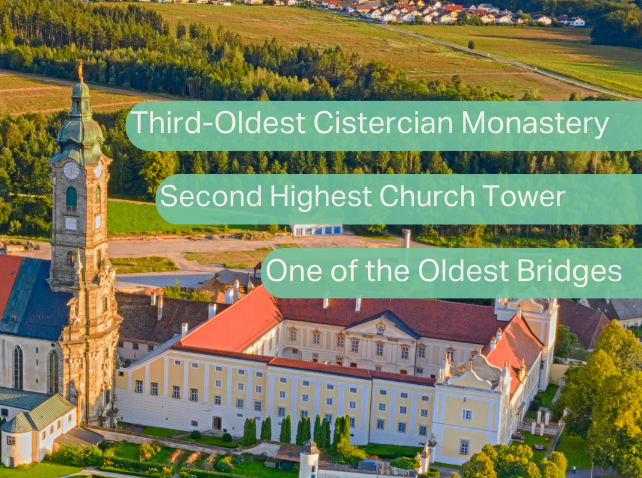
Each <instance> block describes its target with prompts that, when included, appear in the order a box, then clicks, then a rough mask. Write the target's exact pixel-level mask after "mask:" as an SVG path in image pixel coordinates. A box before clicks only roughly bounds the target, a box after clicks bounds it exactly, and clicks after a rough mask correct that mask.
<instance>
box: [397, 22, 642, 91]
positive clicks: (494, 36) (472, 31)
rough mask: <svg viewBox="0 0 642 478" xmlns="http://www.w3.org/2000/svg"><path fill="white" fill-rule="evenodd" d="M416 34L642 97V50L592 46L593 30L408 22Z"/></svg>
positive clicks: (410, 28) (406, 27) (405, 27)
mask: <svg viewBox="0 0 642 478" xmlns="http://www.w3.org/2000/svg"><path fill="white" fill-rule="evenodd" d="M403 28H404V29H407V30H409V31H412V32H414V33H419V34H422V35H426V36H429V37H432V38H436V39H438V40H443V41H447V42H451V43H455V44H457V45H461V46H464V47H465V46H467V45H468V42H469V41H470V40H473V41H474V42H475V50H477V51H481V52H484V53H491V54H495V55H498V56H501V57H503V58H507V59H509V60H517V61H521V62H524V63H526V64H529V65H532V66H537V67H539V68H543V69H546V70H550V71H555V72H558V73H562V74H564V75H566V76H569V77H572V78H576V79H578V80H581V81H585V82H587V83H591V84H593V85H598V86H602V87H605V88H609V89H612V90H616V91H619V92H621V93H626V94H630V95H635V96H639V97H642V81H640V75H642V50H640V49H639V48H623V47H613V46H602V45H592V44H591V37H590V33H591V30H590V28H533V27H474V26H454V25H453V26H448V25H425V26H424V25H407V26H404V27H403Z"/></svg>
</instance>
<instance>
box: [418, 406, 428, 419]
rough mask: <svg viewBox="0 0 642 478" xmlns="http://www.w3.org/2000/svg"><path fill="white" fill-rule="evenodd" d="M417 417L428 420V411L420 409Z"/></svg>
mask: <svg viewBox="0 0 642 478" xmlns="http://www.w3.org/2000/svg"><path fill="white" fill-rule="evenodd" d="M419 415H420V416H421V418H428V410H426V409H425V408H422V409H421V411H420V412H419Z"/></svg>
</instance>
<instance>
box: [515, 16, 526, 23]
mask: <svg viewBox="0 0 642 478" xmlns="http://www.w3.org/2000/svg"><path fill="white" fill-rule="evenodd" d="M513 23H524V16H523V15H515V16H514V17H513Z"/></svg>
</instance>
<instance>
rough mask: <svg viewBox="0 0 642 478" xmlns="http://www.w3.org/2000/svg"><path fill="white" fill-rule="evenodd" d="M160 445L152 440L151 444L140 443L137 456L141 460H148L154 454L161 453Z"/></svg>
mask: <svg viewBox="0 0 642 478" xmlns="http://www.w3.org/2000/svg"><path fill="white" fill-rule="evenodd" d="M161 448H162V446H161V444H160V443H159V442H158V441H156V440H154V441H153V442H151V443H142V444H141V445H140V447H139V455H140V459H141V460H149V459H150V458H151V457H153V456H154V455H155V454H156V453H158V452H159V451H161Z"/></svg>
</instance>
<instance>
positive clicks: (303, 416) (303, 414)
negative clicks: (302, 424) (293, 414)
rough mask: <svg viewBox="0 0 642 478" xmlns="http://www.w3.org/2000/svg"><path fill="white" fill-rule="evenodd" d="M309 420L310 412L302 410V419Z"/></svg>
mask: <svg viewBox="0 0 642 478" xmlns="http://www.w3.org/2000/svg"><path fill="white" fill-rule="evenodd" d="M304 418H308V411H307V410H301V419H304Z"/></svg>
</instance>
